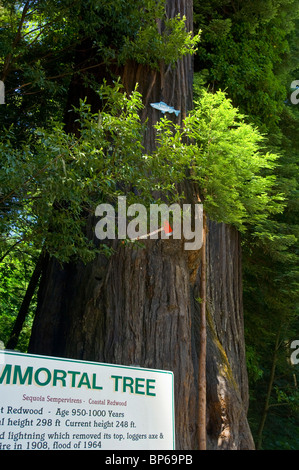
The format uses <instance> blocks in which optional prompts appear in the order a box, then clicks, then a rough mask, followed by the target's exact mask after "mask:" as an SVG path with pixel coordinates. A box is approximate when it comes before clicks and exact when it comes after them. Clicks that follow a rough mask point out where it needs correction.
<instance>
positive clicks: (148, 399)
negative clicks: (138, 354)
mask: <svg viewBox="0 0 299 470" xmlns="http://www.w3.org/2000/svg"><path fill="white" fill-rule="evenodd" d="M0 398H1V400H0V450H5V449H6V450H43V449H44V450H76V449H77V450H89V449H90V450H91V449H94V450H100V449H106V450H116V449H118V450H130V449H132V450H147V449H148V450H157V449H161V450H173V449H174V402H173V374H172V372H169V371H160V370H152V369H143V368H139V367H128V366H116V365H111V364H99V363H95V362H86V361H76V360H68V359H63V358H53V357H47V356H37V355H31V354H21V353H14V352H8V351H0Z"/></svg>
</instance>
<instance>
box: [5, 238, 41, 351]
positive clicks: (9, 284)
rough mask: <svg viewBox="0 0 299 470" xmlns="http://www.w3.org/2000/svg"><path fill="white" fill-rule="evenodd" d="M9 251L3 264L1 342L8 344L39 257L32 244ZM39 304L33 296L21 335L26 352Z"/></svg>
mask: <svg viewBox="0 0 299 470" xmlns="http://www.w3.org/2000/svg"><path fill="white" fill-rule="evenodd" d="M10 248H11V251H10V252H9V253H7V256H6V257H5V259H4V260H3V261H2V262H1V263H0V270H1V279H0V341H2V343H3V344H6V343H7V341H8V339H9V337H10V334H11V331H12V328H13V324H14V321H15V319H16V317H17V314H18V311H19V308H20V306H21V303H22V300H23V297H24V295H25V292H26V289H27V285H28V283H29V280H30V278H31V275H32V272H33V270H34V267H35V262H36V257H32V254H31V253H32V252H33V250H32V247H31V246H30V245H29V244H25V246H24V247H23V249H19V248H15V249H14V250H13V249H12V248H13V247H12V245H11V246H10ZM35 307H36V298H34V299H33V302H32V304H31V308H30V312H29V315H28V317H27V319H26V323H25V325H24V327H23V330H22V333H21V335H20V338H19V341H18V345H17V349H18V350H19V351H24V352H25V351H26V350H27V347H28V342H29V338H30V334H31V326H32V322H33V317H34V309H35Z"/></svg>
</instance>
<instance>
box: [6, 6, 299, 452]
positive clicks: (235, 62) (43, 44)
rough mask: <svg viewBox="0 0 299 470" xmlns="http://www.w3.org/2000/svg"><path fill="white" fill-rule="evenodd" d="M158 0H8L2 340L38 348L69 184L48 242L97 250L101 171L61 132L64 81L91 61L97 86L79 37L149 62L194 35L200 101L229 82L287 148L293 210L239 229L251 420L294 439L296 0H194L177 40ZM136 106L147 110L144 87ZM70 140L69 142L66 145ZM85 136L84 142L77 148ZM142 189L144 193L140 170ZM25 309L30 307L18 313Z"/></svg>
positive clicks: (281, 181) (279, 150)
mask: <svg viewBox="0 0 299 470" xmlns="http://www.w3.org/2000/svg"><path fill="white" fill-rule="evenodd" d="M83 3H84V8H82V4H83ZM145 4H146V5H145ZM162 4H163V2H155V1H149V2H144V1H135V2H131V1H126V2H123V1H121V0H117V1H113V2H111V1H108V0H107V1H105V2H101V1H98V0H87V1H85V2H82V1H81V0H65V1H63V2H61V1H57V0H49V1H43V0H41V1H23V2H17V1H14V0H11V1H5V0H3V1H1V2H0V70H1V75H0V79H1V80H2V81H3V82H5V102H6V104H5V105H1V106H0V119H1V136H0V159H1V168H0V182H1V183H0V211H1V218H0V224H1V241H0V243H1V254H0V263H1V264H0V268H1V282H0V292H1V298H0V302H1V304H0V305H1V310H0V340H1V341H2V342H3V344H4V345H6V346H7V347H12V345H13V347H14V348H16V349H18V350H20V351H26V349H27V347H28V342H29V337H30V331H31V326H32V321H33V318H34V312H35V306H36V293H37V289H36V283H34V282H33V281H34V275H35V274H36V267H37V266H38V260H39V259H40V258H39V257H40V253H41V252H42V250H43V245H44V240H45V230H48V226H47V224H46V223H45V221H46V220H49V219H50V217H51V211H52V207H53V201H54V200H55V199H57V196H58V195H59V192H60V191H61V197H62V198H67V199H68V200H69V201H70V202H71V208H72V212H70V213H71V214H72V217H69V219H66V218H60V219H59V218H58V219H55V220H52V232H51V233H52V236H51V237H50V239H48V244H49V245H48V248H49V249H50V251H51V250H52V254H54V255H55V256H57V257H58V258H59V259H60V260H61V261H65V260H68V259H69V258H70V257H72V256H78V257H80V258H81V259H84V260H85V261H88V259H89V258H90V256H92V248H91V247H90V246H87V245H86V243H85V240H83V239H82V234H81V231H80V230H79V228H80V227H79V226H80V223H79V222H78V221H79V220H80V217H79V215H78V214H79V211H80V210H81V209H79V208H82V203H84V204H85V203H86V204H89V203H90V200H89V199H88V200H87V199H84V197H83V196H82V194H83V193H84V194H85V192H86V186H85V185H84V184H85V183H86V182H88V183H86V184H91V183H90V179H89V173H88V172H89V170H88V168H87V165H86V163H87V162H86V161H85V160H84V158H83V157H82V158H81V159H79V157H78V155H79V153H80V152H79V153H78V154H77V155H76V158H78V162H79V163H80V165H81V167H83V168H86V174H83V175H82V174H80V175H78V169H76V168H75V169H74V168H73V167H72V166H71V165H70V164H69V157H70V155H72V153H71V150H72V148H73V145H74V141H72V138H71V137H66V135H65V134H64V132H63V121H64V112H65V109H66V107H67V98H68V96H67V90H68V87H69V84H70V80H71V77H72V75H73V74H74V72H76V73H77V74H83V75H84V77H85V79H86V81H88V80H89V82H88V85H90V86H96V84H94V83H92V80H93V78H92V75H90V76H89V75H88V73H87V72H88V69H89V67H90V69H91V68H92V67H93V66H92V65H89V64H86V63H83V64H82V66H81V68H79V69H77V70H74V63H75V60H74V57H75V51H76V46H77V45H78V44H79V43H80V42H81V41H82V38H84V37H86V38H88V37H91V36H92V37H93V38H94V47H95V48H96V49H97V53H98V55H99V56H100V57H101V60H102V61H103V62H104V64H107V67H108V66H110V64H111V63H115V62H117V63H119V64H121V63H123V62H125V61H127V60H130V59H134V60H138V61H139V62H140V63H142V62H144V63H146V64H149V65H150V66H152V67H153V68H154V67H157V64H158V62H157V57H158V58H159V60H164V61H165V62H167V63H171V61H172V59H173V61H175V60H177V58H178V57H179V56H180V55H183V54H184V53H185V52H186V51H184V50H183V49H180V45H182V44H184V45H185V47H188V48H189V49H190V50H191V49H193V48H194V49H195V48H197V50H196V53H195V54H194V69H195V74H194V97H195V101H196V100H197V101H199V102H200V100H203V97H204V96H206V95H205V92H206V91H208V93H209V94H212V95H215V94H216V93H217V92H218V91H219V90H222V91H224V92H225V94H226V96H227V98H229V99H230V100H231V103H232V105H233V106H234V107H236V108H238V109H239V112H240V113H241V114H242V115H244V116H245V117H244V121H245V122H246V123H248V124H251V125H252V126H253V127H254V128H256V129H258V131H259V132H260V133H261V134H262V135H263V136H264V141H263V143H262V145H263V152H264V153H265V154H266V152H270V153H271V154H275V155H278V156H279V161H278V164H277V165H276V166H275V168H274V169H273V167H269V168H268V169H267V168H266V169H265V170H264V171H265V174H266V175H267V171H268V170H269V171H270V170H271V175H275V177H276V190H277V193H279V194H283V198H284V200H283V202H281V204H282V205H283V210H280V211H277V212H276V213H275V211H274V210H273V211H272V212H273V213H272V215H271V216H270V217H267V218H265V220H262V219H257V220H256V221H255V223H254V224H251V225H250V226H249V227H248V228H247V230H246V231H244V232H242V248H243V283H244V309H245V339H246V354H247V367H248V373H249V387H250V408H249V424H250V426H251V430H252V432H253V435H254V438H255V441H256V445H257V447H258V448H262V449H270V450H271V449H297V450H298V449H299V393H298V367H299V365H297V364H293V363H292V362H291V360H290V357H291V354H292V352H293V351H292V348H291V345H292V343H293V341H296V340H299V318H298V155H299V144H298V138H297V135H296V130H297V128H298V124H299V108H298V106H299V104H298V103H297V92H296V88H295V86H294V85H293V88H291V84H293V82H294V81H295V80H297V79H298V80H299V46H298V39H299V2H298V1H297V0H280V1H277V0H265V1H262V2H261V1H259V0H250V1H247V2H242V1H238V0H235V1H232V0H222V1H220V0H213V1H209V2H206V1H203V0H195V1H194V32H195V34H197V33H199V31H200V40H199V41H198V44H196V42H195V41H193V42H192V39H191V38H188V37H186V35H185V33H184V31H183V30H182V29H181V23H180V22H179V21H177V23H173V24H172V25H171V26H169V27H170V30H171V31H172V32H173V34H171V33H169V38H168V44H167V48H165V47H163V44H161V43H159V42H157V41H156V37H155V32H154V29H153V27H152V20H153V18H155V16H159V14H160V13H159V11H158V10H159V9H160V8H161V6H162V7H163V5H162ZM144 7H146V14H144ZM82 12H84V13H82ZM141 12H142V14H141ZM141 22H143V31H144V33H143V34H139V36H138V37H137V38H136V37H135V36H134V34H135V33H134V32H135V31H136V30H138V28H139V26H140V23H141ZM132 37H134V40H132ZM153 45H154V46H155V47H153ZM178 45H179V46H178ZM118 92H119V90H118V89H117V88H116V89H114V91H113V92H112V91H110V92H108V91H107V89H106V90H104V91H103V90H102V93H104V94H105V93H106V95H105V97H106V98H107V93H111V94H112V95H113V93H114V95H113V96H110V99H112V101H113V100H114V103H116V102H117V99H118V100H119V99H120V98H119V93H118ZM215 96H216V95H215ZM218 96H219V95H218ZM298 98H299V92H298ZM201 102H202V101H201ZM131 105H132V106H133V107H134V106H135V110H136V112H137V110H138V106H139V103H138V96H137V95H136V97H135V101H133V102H132V103H131ZM90 118H91V114H90V110H89V109H88V108H86V107H84V105H83V104H82V108H81V119H83V120H84V119H85V124H86V126H85V130H86V141H85V145H86V148H88V146H89V149H90V148H91V147H90V141H88V138H90V136H91V134H92V132H93V131H94V129H93V128H92V126H89V127H88V124H87V123H88V122H89V119H90ZM128 125H129V126H130V127H129V128H128V129H129V131H130V132H131V133H132V134H131V135H133V133H135V135H137V134H138V133H139V132H140V128H139V127H138V125H137V121H131V122H130V123H129V124H128ZM164 130H165V128H164ZM107 145H108V143H107ZM49 146H50V147H51V148H52V152H51V155H46V152H45V151H44V150H45V148H49ZM63 148H65V149H66V151H65V155H61V149H63ZM86 148H83V144H82V148H81V149H80V150H81V154H80V155H83V154H84V152H85V151H86ZM33 149H34V150H33ZM74 158H75V157H74ZM90 158H92V159H94V162H93V163H94V164H95V165H96V163H95V160H96V158H97V155H96V154H92V153H91V157H90ZM92 161H93V160H92ZM89 165H91V160H89ZM133 165H134V160H131V161H129V160H128V162H127V166H130V168H131V169H132V168H133ZM49 168H50V171H49ZM155 170H156V171H158V170H157V168H156V169H155ZM138 171H139V169H138V167H137V168H135V171H133V169H132V171H131V173H130V176H129V179H130V178H131V183H134V182H135V180H136V178H137V176H136V173H137V172H138ZM161 171H162V170H161ZM107 174H108V173H106V175H107ZM219 174H220V172H219ZM160 176H161V175H160ZM162 176H163V178H164V181H166V182H165V185H166V189H169V188H170V184H171V180H169V181H168V180H167V179H166V174H165V175H164V174H163V175H162ZM225 176H226V175H225ZM79 178H80V182H79ZM219 178H220V177H219ZM76 181H77V183H78V182H79V183H78V184H77V185H76V184H75V182H76ZM84 181H85V183H84ZM62 182H63V190H62V186H61V183H62ZM126 183H128V181H126ZM220 183H221V184H222V183H223V182H222V181H220V179H219V186H220ZM92 184H93V185H94V184H95V181H93V182H92ZM104 184H105V188H104V189H103V182H102V181H100V182H99V188H98V189H99V190H101V191H104V190H105V191H106V194H109V191H112V189H111V188H112V186H113V180H112V179H111V181H109V178H107V179H106V180H105V183H104ZM80 185H81V186H80ZM167 185H168V186H167ZM142 189H143V190H144V192H145V194H147V191H148V188H147V187H146V183H145V182H144V181H143V183H142ZM93 190H94V186H93ZM80 191H81V193H80ZM79 193H80V194H79ZM45 195H46V196H47V197H46V198H45V197H43V196H45ZM270 212H271V211H270ZM56 216H57V214H56ZM55 224H56V225H55ZM55 227H56V230H55ZM57 227H59V229H57ZM37 278H38V276H37ZM32 280H33V281H32ZM33 286H34V288H33ZM31 287H32V288H31ZM20 312H21V314H22V315H23V318H22V315H21V316H18V314H20ZM16 318H19V319H20V318H21V328H19V330H21V332H17V333H16V331H14V330H13V328H14V325H15V322H16ZM23 320H25V321H24V322H23ZM19 326H20V325H19ZM13 331H14V332H13Z"/></svg>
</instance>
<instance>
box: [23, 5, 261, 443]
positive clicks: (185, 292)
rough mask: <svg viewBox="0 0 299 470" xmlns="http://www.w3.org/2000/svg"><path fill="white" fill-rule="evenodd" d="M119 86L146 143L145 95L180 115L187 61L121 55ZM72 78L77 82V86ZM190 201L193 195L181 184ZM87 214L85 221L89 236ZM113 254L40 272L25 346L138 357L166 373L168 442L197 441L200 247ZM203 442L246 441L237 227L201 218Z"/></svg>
mask: <svg viewBox="0 0 299 470" xmlns="http://www.w3.org/2000/svg"><path fill="white" fill-rule="evenodd" d="M192 11H193V5H192V1H189V0H168V2H167V12H168V14H169V16H174V15H176V14H177V13H181V14H182V15H183V14H184V15H185V16H186V17H187V27H188V28H189V29H191V28H192ZM121 74H122V79H123V83H124V86H125V88H126V90H127V91H130V90H132V89H133V88H134V87H135V84H136V82H138V84H139V91H140V92H141V93H142V96H143V98H144V104H145V112H144V115H143V117H145V116H146V117H147V118H148V129H147V132H146V135H145V146H146V151H151V150H152V149H153V147H154V131H153V128H152V125H153V123H154V122H156V121H157V120H158V119H159V118H160V114H159V111H157V110H154V109H153V108H152V107H151V106H150V103H151V102H155V101H160V100H163V101H165V102H166V103H167V104H169V105H171V106H174V107H175V108H176V109H180V111H181V113H180V114H179V117H178V118H177V120H176V122H180V123H181V122H182V120H183V118H184V116H185V115H186V113H187V111H188V109H190V108H191V106H192V59H191V58H190V57H186V58H184V59H183V60H181V61H179V63H178V64H177V67H176V68H175V69H174V70H172V69H168V68H166V67H164V66H162V65H161V71H160V72H156V71H152V70H150V69H149V68H147V67H145V66H141V65H138V64H134V63H130V64H127V65H126V67H124V69H123V70H122V73H121ZM76 86H78V84H76ZM185 189H186V195H187V198H188V200H189V201H190V202H195V200H194V201H193V198H194V197H195V194H193V190H192V188H190V187H188V186H186V188H185ZM94 226H95V220H94V219H93V218H92V217H91V218H90V220H89V226H88V227H87V230H88V233H89V234H90V237H92V236H93V235H92V234H93V228H94ZM113 246H114V248H115V254H114V255H113V256H112V257H111V258H110V259H109V260H107V259H106V258H105V257H104V256H98V257H97V258H96V260H95V261H94V262H92V263H89V264H88V265H87V266H84V265H83V264H81V263H69V264H67V265H65V266H63V267H60V266H59V264H58V263H57V262H56V261H55V259H52V260H50V262H49V263H48V266H47V269H45V270H44V273H43V276H42V279H41V284H40V290H39V299H38V307H37V312H36V317H35V321H34V326H33V331H32V337H31V342H30V351H31V352H34V353H38V354H47V355H54V356H63V357H70V358H78V359H86V360H93V361H99V362H107V363H115V364H124V365H140V366H143V367H148V368H157V369H166V370H172V371H173V372H174V378H175V421H176V446H177V449H196V448H198V420H197V416H198V412H197V411H198V390H199V383H198V351H199V349H200V338H199V326H200V305H199V304H198V302H196V300H195V299H196V298H197V297H198V296H199V295H200V294H199V291H200V271H201V269H200V267H201V266H200V265H201V257H202V250H199V251H198V252H195V251H192V252H190V251H185V250H184V245H183V242H181V241H180V240H148V241H145V248H138V249H136V248H134V249H133V248H132V247H126V246H123V245H121V244H119V243H118V241H117V240H116V241H114V242H113ZM206 255H207V265H208V269H207V283H208V299H209V302H208V305H209V307H207V313H208V356H207V381H208V384H207V420H208V422H207V433H208V448H224V449H233V448H236V449H239V448H240V449H241V448H252V447H253V443H252V438H251V433H250V430H249V427H248V424H247V420H246V408H247V378H246V368H245V356H244V337H243V320H242V318H243V317H242V283H241V266H240V244H239V237H238V234H237V233H236V232H235V231H234V230H232V229H231V228H229V227H225V226H223V225H221V226H217V225H215V224H210V226H209V235H208V240H207V248H206Z"/></svg>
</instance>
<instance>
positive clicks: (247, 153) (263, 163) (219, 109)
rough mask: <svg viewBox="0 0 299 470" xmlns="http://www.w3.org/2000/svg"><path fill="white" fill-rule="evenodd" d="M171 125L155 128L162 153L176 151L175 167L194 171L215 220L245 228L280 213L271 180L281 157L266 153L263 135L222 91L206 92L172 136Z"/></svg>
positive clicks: (164, 122)
mask: <svg viewBox="0 0 299 470" xmlns="http://www.w3.org/2000/svg"><path fill="white" fill-rule="evenodd" d="M170 126H171V124H170V121H167V119H166V118H164V119H161V120H160V121H159V123H158V124H157V126H156V127H157V129H158V142H159V149H158V153H160V152H164V153H167V152H168V153H169V151H170V149H171V148H172V154H173V155H172V157H171V158H173V159H174V162H176V165H178V164H179V162H180V160H181V161H182V162H184V163H185V164H186V167H188V168H190V170H191V178H192V179H193V180H194V181H196V182H197V183H198V185H199V188H200V191H201V200H202V201H203V203H204V208H205V210H206V212H207V214H208V215H209V217H210V218H211V219H213V220H216V221H218V222H225V223H228V224H231V225H235V226H236V227H237V228H238V229H239V230H243V229H245V228H246V226H247V225H248V224H250V225H254V226H255V225H256V224H257V223H258V222H261V221H265V220H266V219H267V217H268V216H269V215H271V214H273V213H278V212H282V210H283V204H282V201H283V199H284V198H283V196H282V195H281V194H279V193H278V192H277V191H276V190H275V177H274V176H273V169H274V168H275V166H276V165H277V163H276V161H277V159H278V156H277V155H274V154H270V153H265V152H262V147H261V142H262V141H263V137H262V135H261V134H260V133H259V132H258V130H257V129H255V128H253V127H252V126H251V125H249V124H246V123H245V122H244V116H242V115H241V114H240V113H239V112H238V110H237V109H236V108H234V107H233V105H232V103H231V101H230V100H228V99H227V98H226V96H225V94H224V93H222V92H218V93H215V94H212V93H208V92H206V91H203V92H202V96H201V99H200V100H199V101H198V102H197V103H195V108H194V111H193V112H191V113H190V114H189V116H188V117H187V118H186V119H185V121H184V128H183V132H181V130H180V128H179V127H178V126H176V127H175V135H174V137H173V135H172V133H171V131H170ZM186 140H187V141H188V142H191V143H189V144H184V143H183V142H185V141H186ZM184 153H185V155H184ZM174 164H175V163H174ZM257 236H258V234H257Z"/></svg>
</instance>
